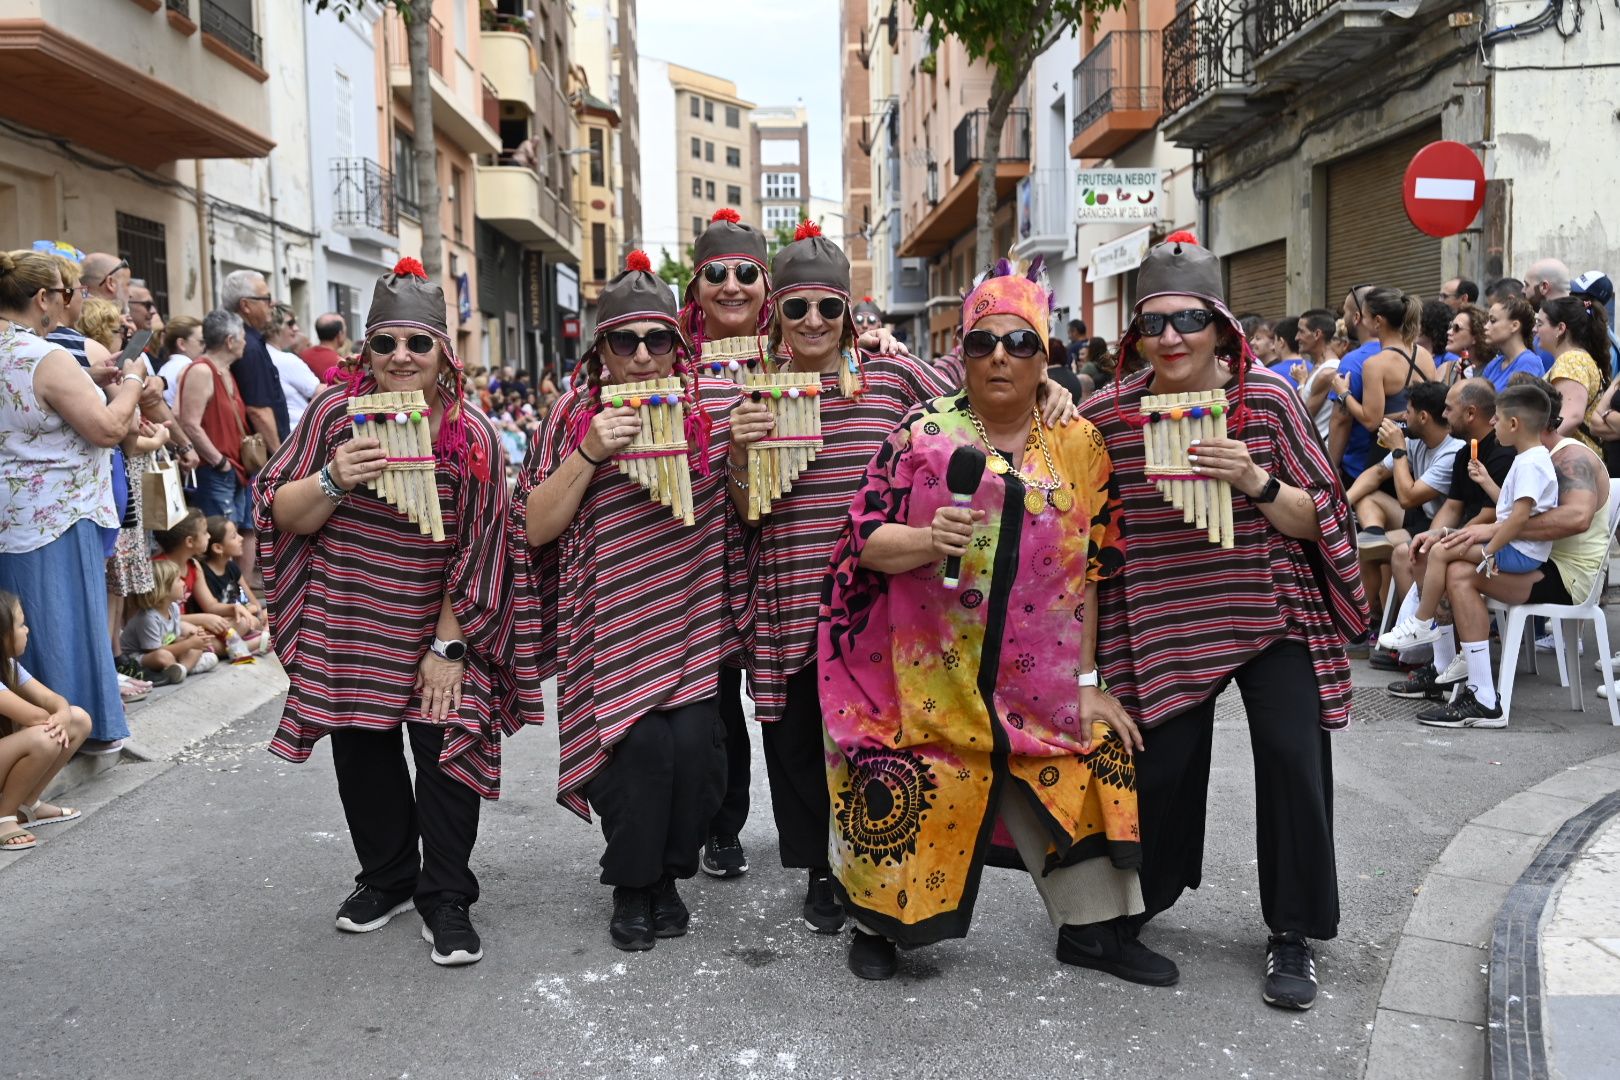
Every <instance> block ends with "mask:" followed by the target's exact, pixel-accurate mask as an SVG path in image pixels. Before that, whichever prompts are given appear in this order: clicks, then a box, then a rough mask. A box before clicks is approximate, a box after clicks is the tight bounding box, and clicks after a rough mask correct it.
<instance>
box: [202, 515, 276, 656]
mask: <svg viewBox="0 0 1620 1080" xmlns="http://www.w3.org/2000/svg"><path fill="white" fill-rule="evenodd" d="M242 543H243V541H242V533H241V531H240V530H239V529H237V527H236V522H234V521H232V520H231V519H230V518H228V517H225V516H224V515H223V514H215V515H214V516H213V517H211V518H209V519H208V551H207V552H206V553H205V554H204V555H203V557H202V558H201V559H199V560H198V562H199V563H201V565H202V581H201V582H200V583H199V586H198V590H197V593H196V597H197V599H198V600H199V604H198V606H199V607H201V608H202V609H203V610H204V611H208V610H210V608H208V606H207V603H206V601H207V599H212V600H213V601H214V602H215V603H216V604H217V605H218V607H217V608H215V609H212V610H213V611H214V614H217V615H225V616H226V617H227V618H230V617H232V615H234V616H235V621H236V632H237V633H238V634H239V635H241V638H242V640H243V641H244V642H245V643H246V644H247V645H249V646H251V647H252V648H253V651H254V652H257V653H261V654H262V653H265V652H268V651H269V649H270V634H269V633H268V632H267V630H266V629H265V615H264V608H262V607H261V606H260V605H259V600H258V597H256V596H254V595H253V590H252V589H251V588H249V587H248V584H247V582H245V581H243V580H242V568H241V567H240V566H238V565H237V563H236V560H237V559H238V558H239V557H240V556H241V554H242ZM204 589H206V596H205V594H204ZM226 608H240V609H241V611H242V612H243V613H244V614H241V615H237V614H235V612H234V611H233V612H232V613H231V614H230V615H227V613H226V611H225V609H226Z"/></svg>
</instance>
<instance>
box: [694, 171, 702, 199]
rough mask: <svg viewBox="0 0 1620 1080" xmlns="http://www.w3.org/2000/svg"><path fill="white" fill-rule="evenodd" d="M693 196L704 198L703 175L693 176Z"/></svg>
mask: <svg viewBox="0 0 1620 1080" xmlns="http://www.w3.org/2000/svg"><path fill="white" fill-rule="evenodd" d="M692 198H694V199H701V198H703V177H701V176H694V177H692Z"/></svg>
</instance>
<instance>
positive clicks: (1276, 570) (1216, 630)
mask: <svg viewBox="0 0 1620 1080" xmlns="http://www.w3.org/2000/svg"><path fill="white" fill-rule="evenodd" d="M1152 378H1153V372H1152V370H1151V369H1149V370H1147V371H1143V372H1138V373H1137V374H1136V375H1134V376H1127V377H1126V379H1125V381H1124V382H1123V383H1122V384H1121V385H1120V386H1119V387H1118V388H1117V389H1110V390H1105V391H1102V392H1099V393H1097V394H1094V395H1092V396H1091V397H1090V398H1088V399H1087V400H1086V403H1085V405H1084V406H1083V407H1082V408H1081V410H1080V411H1081V415H1083V416H1085V417H1086V418H1087V419H1088V420H1090V421H1091V422H1092V423H1093V424H1095V425H1096V426H1097V429H1098V430H1099V431H1101V432H1102V435H1103V438H1104V439H1105V440H1106V442H1107V444H1108V454H1109V457H1110V458H1112V459H1113V463H1114V476H1115V479H1116V480H1117V482H1118V484H1119V492H1120V498H1121V500H1122V501H1123V503H1124V513H1123V521H1122V524H1123V533H1124V540H1125V570H1124V573H1122V574H1120V575H1118V576H1116V577H1114V578H1112V579H1111V580H1109V581H1107V582H1104V583H1103V585H1102V587H1101V589H1099V591H1098V608H1099V617H1098V634H1097V663H1098V667H1099V668H1100V669H1101V671H1102V673H1103V677H1104V678H1105V679H1106V680H1107V681H1108V688H1109V690H1110V691H1112V693H1113V694H1114V695H1115V696H1116V697H1117V698H1119V700H1120V702H1121V703H1122V704H1123V705H1124V706H1125V709H1126V711H1127V712H1129V713H1130V714H1131V717H1132V718H1133V719H1134V720H1136V722H1137V723H1139V724H1141V725H1143V726H1144V727H1153V726H1154V725H1156V724H1160V723H1163V722H1164V721H1165V720H1168V719H1170V718H1171V717H1173V716H1175V715H1177V714H1178V713H1182V712H1185V711H1186V710H1187V709H1190V708H1192V707H1193V706H1194V705H1197V704H1199V703H1200V702H1202V701H1204V700H1206V699H1207V698H1209V697H1210V696H1212V695H1213V694H1214V693H1215V692H1216V690H1217V689H1218V688H1219V686H1220V684H1221V682H1222V681H1223V680H1224V679H1225V677H1226V676H1227V675H1229V674H1231V673H1232V672H1234V671H1236V670H1237V669H1238V668H1240V667H1242V666H1243V665H1244V664H1245V663H1247V662H1248V661H1249V660H1251V659H1253V658H1254V657H1256V656H1258V655H1259V654H1260V653H1261V652H1263V651H1265V650H1266V649H1267V648H1269V647H1270V646H1272V645H1274V644H1276V643H1277V642H1279V641H1284V640H1292V641H1300V642H1303V643H1304V644H1305V645H1306V647H1307V648H1309V650H1310V653H1311V663H1312V665H1313V667H1314V668H1315V671H1316V679H1317V684H1318V686H1319V687H1320V688H1321V699H1322V712H1321V723H1322V726H1323V727H1324V728H1340V727H1344V726H1345V725H1346V724H1348V723H1349V721H1350V658H1349V655H1348V654H1347V653H1346V651H1345V641H1346V639H1347V638H1349V637H1352V636H1354V635H1358V634H1364V633H1366V630H1367V623H1368V614H1367V599H1366V595H1365V594H1364V593H1363V592H1362V588H1361V577H1360V575H1359V573H1358V572H1357V566H1356V550H1355V538H1354V535H1353V533H1352V532H1351V527H1350V508H1349V506H1348V504H1347V503H1346V502H1345V497H1344V489H1343V488H1342V487H1341V486H1340V484H1339V480H1338V477H1337V475H1336V474H1335V473H1334V470H1333V467H1332V466H1331V465H1330V464H1329V463H1328V459H1327V454H1326V453H1325V452H1324V451H1323V449H1322V444H1321V443H1320V442H1319V441H1318V439H1317V437H1316V428H1315V425H1314V424H1312V422H1311V420H1310V418H1309V417H1308V416H1306V415H1305V410H1304V406H1303V405H1301V404H1300V400H1299V395H1298V394H1297V393H1295V392H1294V390H1293V388H1292V387H1290V386H1289V385H1288V383H1287V382H1286V381H1285V380H1284V379H1283V378H1282V377H1281V376H1278V375H1275V374H1273V373H1271V372H1269V371H1267V370H1265V369H1263V368H1260V367H1251V368H1250V369H1249V370H1248V371H1247V372H1245V374H1244V389H1243V399H1242V404H1243V406H1244V408H1245V409H1246V410H1247V415H1246V417H1245V418H1244V420H1243V423H1242V426H1241V428H1239V429H1238V430H1236V431H1234V432H1233V437H1234V438H1241V439H1242V440H1243V441H1244V442H1245V443H1246V444H1247V445H1248V448H1249V454H1250V455H1251V456H1252V457H1253V458H1254V461H1255V464H1257V465H1259V466H1260V467H1261V468H1262V469H1264V470H1266V472H1268V473H1271V474H1272V475H1274V476H1276V477H1277V479H1279V480H1281V481H1282V482H1283V483H1285V484H1290V485H1292V486H1294V487H1297V488H1300V489H1302V490H1304V491H1305V493H1306V494H1308V495H1309V496H1310V497H1311V499H1312V501H1313V502H1314V503H1315V504H1316V510H1317V517H1318V519H1319V521H1320V524H1321V531H1322V538H1321V540H1319V541H1303V540H1294V539H1291V538H1290V537H1287V536H1284V535H1283V534H1282V533H1281V532H1279V531H1277V529H1276V528H1275V527H1274V526H1273V525H1272V524H1271V522H1270V521H1269V520H1267V518H1266V516H1265V515H1264V514H1262V513H1261V512H1260V507H1259V506H1258V505H1256V504H1255V503H1254V502H1252V501H1250V500H1249V499H1247V498H1245V497H1244V496H1243V495H1241V494H1238V493H1236V492H1234V493H1233V496H1232V521H1233V524H1234V526H1235V528H1236V534H1237V536H1236V540H1237V542H1236V544H1235V545H1234V546H1233V547H1232V548H1229V549H1223V548H1221V547H1220V546H1218V545H1216V544H1211V543H1209V541H1208V535H1207V533H1206V532H1205V531H1204V530H1201V529H1199V528H1197V527H1196V526H1195V525H1189V524H1186V523H1185V522H1184V521H1183V520H1182V512H1181V511H1180V510H1177V509H1176V508H1174V507H1172V506H1171V505H1170V504H1169V503H1168V502H1166V501H1165V499H1164V498H1163V497H1162V496H1161V495H1160V494H1159V492H1158V489H1157V488H1155V487H1154V486H1153V485H1152V484H1150V483H1148V482H1147V480H1146V479H1145V478H1144V475H1143V465H1144V460H1143V447H1142V430H1143V429H1142V428H1141V427H1138V426H1136V425H1134V424H1132V423H1130V422H1129V421H1128V420H1127V419H1126V418H1127V417H1135V416H1138V415H1139V414H1140V412H1141V406H1140V403H1141V399H1142V395H1143V394H1144V393H1146V392H1147V388H1148V383H1149V381H1150V380H1151V379H1152ZM1227 392H1228V393H1229V394H1230V393H1233V392H1234V388H1233V386H1231V385H1229V386H1228V387H1227ZM1234 407H1236V403H1235V402H1234Z"/></svg>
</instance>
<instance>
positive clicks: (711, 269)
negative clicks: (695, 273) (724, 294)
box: [703, 262, 759, 285]
mask: <svg viewBox="0 0 1620 1080" xmlns="http://www.w3.org/2000/svg"><path fill="white" fill-rule="evenodd" d="M728 273H731V274H735V275H736V276H737V284H739V285H752V284H753V283H754V282H756V281H758V280H759V265H758V264H757V263H751V262H740V263H738V264H737V265H735V266H727V265H726V264H725V263H722V262H712V263H709V264H708V265H707V266H705V267H704V268H703V280H704V281H707V282H708V283H709V284H710V285H724V284H725V283H726V274H728Z"/></svg>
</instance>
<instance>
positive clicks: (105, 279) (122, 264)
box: [96, 262, 129, 285]
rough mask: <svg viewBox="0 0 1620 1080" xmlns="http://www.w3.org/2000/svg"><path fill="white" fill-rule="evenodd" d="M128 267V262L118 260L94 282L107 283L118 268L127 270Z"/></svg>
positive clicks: (98, 283)
mask: <svg viewBox="0 0 1620 1080" xmlns="http://www.w3.org/2000/svg"><path fill="white" fill-rule="evenodd" d="M128 269H129V263H128V262H120V263H119V264H118V265H117V266H115V267H113V268H112V269H111V270H109V271H107V272H106V273H105V274H104V275H102V278H101V280H100V281H98V282H96V284H97V285H105V284H107V282H108V281H110V280H112V276H113V275H114V274H116V273H118V271H120V270H128Z"/></svg>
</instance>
